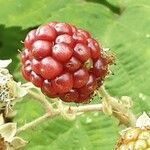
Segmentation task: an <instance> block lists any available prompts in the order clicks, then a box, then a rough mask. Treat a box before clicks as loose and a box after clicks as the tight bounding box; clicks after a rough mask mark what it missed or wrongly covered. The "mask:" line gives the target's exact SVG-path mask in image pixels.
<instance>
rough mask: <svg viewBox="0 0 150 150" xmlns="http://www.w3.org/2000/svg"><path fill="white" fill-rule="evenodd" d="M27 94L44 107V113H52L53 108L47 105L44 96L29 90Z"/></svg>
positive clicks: (47, 102)
mask: <svg viewBox="0 0 150 150" xmlns="http://www.w3.org/2000/svg"><path fill="white" fill-rule="evenodd" d="M28 94H29V95H30V96H32V97H33V98H34V99H35V100H38V101H39V102H40V103H41V104H42V105H43V107H44V109H45V111H46V112H52V111H53V107H52V105H51V104H50V103H49V101H48V100H47V99H46V97H45V96H44V94H41V93H39V94H37V93H35V92H34V91H31V90H29V91H28Z"/></svg>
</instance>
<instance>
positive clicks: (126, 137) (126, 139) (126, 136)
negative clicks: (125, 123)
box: [116, 126, 150, 150]
mask: <svg viewBox="0 0 150 150" xmlns="http://www.w3.org/2000/svg"><path fill="white" fill-rule="evenodd" d="M116 150H150V126H147V127H142V128H139V127H134V128H128V129H126V130H125V131H124V132H123V133H122V136H121V138H120V139H119V141H118V144H117V147H116Z"/></svg>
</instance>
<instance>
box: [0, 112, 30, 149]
mask: <svg viewBox="0 0 150 150" xmlns="http://www.w3.org/2000/svg"><path fill="white" fill-rule="evenodd" d="M16 132H17V125H16V123H6V124H4V119H3V117H2V115H0V150H18V149H20V148H22V147H24V146H25V145H26V144H27V141H25V140H23V139H22V138H20V137H17V136H15V135H16Z"/></svg>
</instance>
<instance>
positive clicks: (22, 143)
mask: <svg viewBox="0 0 150 150" xmlns="http://www.w3.org/2000/svg"><path fill="white" fill-rule="evenodd" d="M27 143H28V142H27V141H25V140H23V139H22V138H20V137H14V138H13V140H12V141H11V143H10V144H11V145H12V146H13V148H14V149H19V148H21V147H24V146H25V145H26V144H27Z"/></svg>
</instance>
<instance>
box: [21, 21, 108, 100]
mask: <svg viewBox="0 0 150 150" xmlns="http://www.w3.org/2000/svg"><path fill="white" fill-rule="evenodd" d="M108 59H109V58H108V57H105V56H104V54H103V50H102V47H101V46H100V45H99V44H98V42H97V41H96V40H95V39H93V38H92V37H91V35H90V34H89V33H88V32H87V31H84V30H82V29H78V28H76V27H75V26H73V25H70V24H68V23H57V22H51V23H48V24H46V25H42V26H40V27H38V28H37V29H34V30H32V31H30V32H29V33H28V34H27V36H26V38H25V41H24V51H23V52H22V74H23V76H24V78H25V79H26V80H28V81H31V82H32V83H33V84H34V85H35V86H37V87H40V88H41V90H42V92H43V93H44V94H46V95H47V96H49V97H52V98H54V97H60V98H61V99H62V100H63V101H66V102H75V103H82V102H85V101H88V100H89V99H90V98H91V95H92V94H93V92H94V90H95V89H96V88H97V87H98V86H100V84H98V82H101V83H102V81H103V79H104V78H105V76H106V75H107V74H108V65H109V62H110V61H108ZM89 62H90V63H89Z"/></svg>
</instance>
